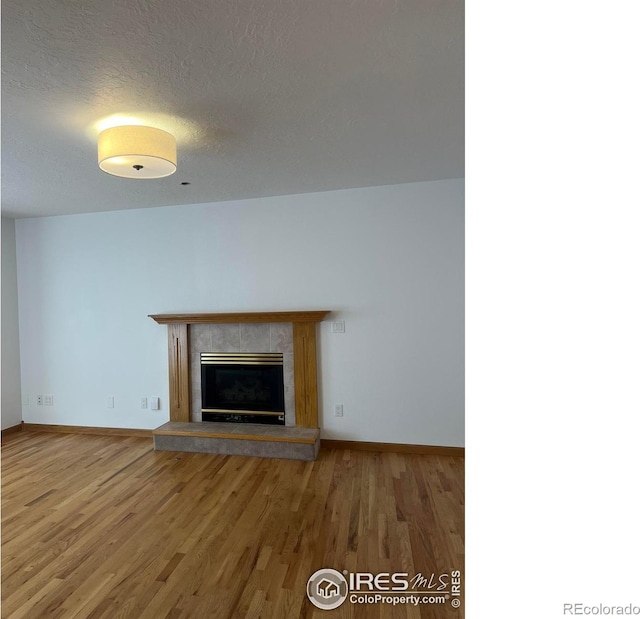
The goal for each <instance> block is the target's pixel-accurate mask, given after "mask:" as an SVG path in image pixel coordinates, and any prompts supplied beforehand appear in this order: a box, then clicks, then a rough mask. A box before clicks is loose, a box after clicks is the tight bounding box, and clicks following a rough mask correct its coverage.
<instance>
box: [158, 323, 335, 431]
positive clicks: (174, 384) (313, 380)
mask: <svg viewBox="0 0 640 619" xmlns="http://www.w3.org/2000/svg"><path fill="white" fill-rule="evenodd" d="M328 313H329V310H320V311H292V312H234V313H215V314H149V318H153V320H155V321H156V322H157V323H158V324H161V325H163V324H164V325H167V327H168V336H169V418H170V420H171V421H184V422H188V421H191V407H190V382H189V329H188V325H190V324H202V323H205V324H219V323H247V322H262V323H268V322H290V323H292V326H293V379H294V390H295V402H296V425H297V426H301V427H305V428H317V427H318V369H317V358H316V354H317V353H316V323H318V322H321V321H322V320H323V319H324V317H325V316H326V315H327V314H328Z"/></svg>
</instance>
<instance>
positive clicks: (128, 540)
mask: <svg viewBox="0 0 640 619" xmlns="http://www.w3.org/2000/svg"><path fill="white" fill-rule="evenodd" d="M463 476H464V460H463V459H462V458H453V457H444V456H425V455H409V454H395V453H373V452H358V451H351V450H345V449H322V450H321V451H320V455H319V457H318V460H317V461H316V462H298V461H290V460H269V459H258V458H246V457H240V456H217V455H208V454H195V453H177V452H156V451H153V446H152V442H151V440H150V439H146V438H137V437H119V436H90V435H77V434H50V433H42V432H19V433H16V434H12V435H11V436H8V437H6V439H5V441H4V444H3V447H2V617H3V618H6V619H18V618H20V617H26V618H29V619H34V618H37V617H50V618H56V617H60V618H64V619H75V618H91V619H98V618H104V619H115V618H125V617H126V618H131V619H163V618H166V619H183V618H187V617H194V618H203V619H205V618H207V619H208V618H209V617H222V618H224V617H251V618H253V617H274V618H288V617H305V618H313V619H331V618H333V617H345V618H346V617H353V618H359V617H372V618H374V617H375V618H377V617H380V618H400V617H412V618H413V617H423V618H439V617H445V618H449V617H463V616H464V613H463V610H462V607H463V606H464V604H463V605H462V607H461V608H458V609H455V608H453V607H452V606H451V604H450V603H449V601H448V602H447V603H446V604H439V605H437V606H436V605H432V606H428V605H420V606H410V605H406V604H398V605H395V606H394V605H391V604H368V605H362V604H352V603H351V602H350V601H349V600H348V599H347V600H346V601H345V602H344V603H343V604H342V606H340V607H339V608H337V609H335V610H332V611H325V610H320V609H318V608H316V607H315V606H313V605H312V604H311V603H310V602H309V600H308V599H307V596H306V584H307V580H308V578H309V576H310V575H311V574H312V573H313V572H315V571H316V570H318V569H320V568H328V567H332V568H335V569H337V570H340V571H343V570H349V571H350V572H353V571H366V572H374V573H377V572H396V571H401V572H406V573H409V574H411V576H413V575H414V574H416V573H418V572H419V573H421V574H422V575H423V576H424V575H429V574H431V573H435V574H436V575H438V574H440V573H450V572H451V571H452V570H461V571H462V573H463V577H462V585H463V594H464V571H463V568H464V548H463V534H464V508H463V500H464V481H463ZM461 599H462V600H464V596H462V598H461Z"/></svg>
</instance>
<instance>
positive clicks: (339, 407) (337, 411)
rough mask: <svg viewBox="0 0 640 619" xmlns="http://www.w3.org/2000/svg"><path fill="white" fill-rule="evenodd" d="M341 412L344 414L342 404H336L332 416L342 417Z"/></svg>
mask: <svg viewBox="0 0 640 619" xmlns="http://www.w3.org/2000/svg"><path fill="white" fill-rule="evenodd" d="M343 414H344V411H343V410H342V404H336V406H335V408H334V409H333V416H334V417H342V416H343Z"/></svg>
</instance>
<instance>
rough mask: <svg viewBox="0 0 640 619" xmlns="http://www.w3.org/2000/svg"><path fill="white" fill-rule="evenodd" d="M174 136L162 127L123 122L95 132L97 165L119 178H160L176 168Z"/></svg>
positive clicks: (171, 172)
mask: <svg viewBox="0 0 640 619" xmlns="http://www.w3.org/2000/svg"><path fill="white" fill-rule="evenodd" d="M177 161H178V158H177V155H176V139H175V138H174V137H173V136H172V135H171V134H170V133H167V132H166V131H163V130H162V129H155V128H154V127H142V126H139V125H126V126H123V127H111V128H110V129H105V130H104V131H102V132H101V133H100V134H99V135H98V166H99V167H100V169H101V170H102V171H103V172H106V173H107V174H112V175H113V176H121V177H123V178H163V177H164V176H169V175H171V174H173V173H174V172H175V171H176V168H177V165H176V164H177Z"/></svg>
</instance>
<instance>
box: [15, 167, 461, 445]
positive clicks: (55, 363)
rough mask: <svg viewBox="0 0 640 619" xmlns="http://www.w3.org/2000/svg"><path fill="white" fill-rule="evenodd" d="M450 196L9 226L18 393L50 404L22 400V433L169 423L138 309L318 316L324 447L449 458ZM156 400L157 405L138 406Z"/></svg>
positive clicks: (258, 203) (457, 244) (455, 223)
mask: <svg viewBox="0 0 640 619" xmlns="http://www.w3.org/2000/svg"><path fill="white" fill-rule="evenodd" d="M463 186H464V185H463V181H462V180H460V179H458V180H451V181H438V182H431V183H412V184H406V185H395V186H385V187H375V188H367V189H354V190H341V191H332V192H324V193H316V194H303V195H294V196H284V197H274V198H264V199H256V200H242V201H233V202H222V203H214V204H203V205H196V206H179V207H163V208H156V209H138V210H130V211H119V212H111V213H97V214H88V215H73V216H65V217H52V218H40V219H29V220H19V221H18V222H17V249H18V282H19V293H20V336H21V344H22V349H21V352H22V354H21V359H22V384H23V392H25V393H28V394H30V395H31V396H35V395H37V394H51V395H53V396H54V406H52V407H46V406H37V405H36V404H35V398H34V397H32V403H31V405H30V406H28V407H24V409H23V416H24V420H25V422H33V423H57V424H78V425H96V426H115V427H133V428H153V427H156V426H158V425H160V424H161V423H163V422H165V421H166V420H168V410H167V402H168V373H167V352H166V347H167V333H166V331H167V329H166V327H165V326H160V325H157V324H156V323H155V322H154V321H153V320H151V319H150V318H148V317H147V315H148V314H160V313H172V312H176V313H177V312H225V311H261V310H303V309H329V310H333V311H334V314H333V315H332V316H331V317H330V318H329V321H328V322H324V323H322V324H321V325H320V341H319V356H320V372H321V375H320V407H321V413H320V424H321V427H322V430H323V436H324V437H325V438H339V439H351V440H363V441H384V442H399V443H420V444H427V445H454V446H462V445H463V444H464V443H463V441H464V411H463V407H464V393H463V390H464V282H463V279H464V273H463V271H464V238H463V237H464V213H463V210H464V208H463V202H464V199H463ZM331 320H344V321H345V322H346V333H345V334H340V335H338V334H332V333H331V332H330V326H331V324H330V321H331ZM111 394H112V395H114V396H115V404H116V405H115V408H113V409H108V408H107V407H106V396H107V395H111ZM153 395H157V396H160V397H161V400H162V410H161V411H142V410H140V408H139V401H140V398H141V397H142V396H153ZM334 403H342V404H344V417H343V418H335V417H333V414H332V411H333V405H334Z"/></svg>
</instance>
